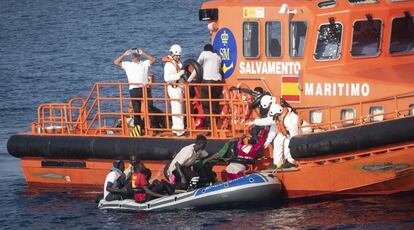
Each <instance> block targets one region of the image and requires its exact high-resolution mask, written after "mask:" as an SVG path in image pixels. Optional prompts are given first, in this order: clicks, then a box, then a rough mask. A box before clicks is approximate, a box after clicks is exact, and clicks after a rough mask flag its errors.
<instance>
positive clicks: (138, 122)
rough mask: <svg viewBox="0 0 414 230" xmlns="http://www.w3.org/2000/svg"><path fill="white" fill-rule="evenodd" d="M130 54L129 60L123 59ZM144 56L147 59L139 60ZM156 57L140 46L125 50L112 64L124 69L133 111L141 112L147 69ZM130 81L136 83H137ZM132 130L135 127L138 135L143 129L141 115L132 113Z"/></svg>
mask: <svg viewBox="0 0 414 230" xmlns="http://www.w3.org/2000/svg"><path fill="white" fill-rule="evenodd" d="M129 55H132V62H131V61H123V59H124V58H125V57H126V56H129ZM142 56H144V57H146V58H147V59H148V60H146V61H141V57H142ZM155 61H156V58H155V57H154V56H152V55H151V54H149V53H147V52H145V51H143V50H142V49H140V48H134V49H132V50H126V51H125V52H124V53H123V54H121V55H120V56H118V57H117V58H116V59H115V61H114V64H115V65H116V66H118V67H120V68H122V69H124V70H125V73H126V75H127V77H128V83H130V85H129V95H130V96H131V98H132V99H131V103H132V107H133V109H134V113H141V100H142V97H143V91H142V88H143V87H144V85H145V84H147V83H148V69H149V67H150V66H151V65H152V64H154V62H155ZM131 83H138V84H137V85H134V84H131ZM134 127H136V128H134V130H135V129H136V130H137V132H138V135H139V136H140V135H142V130H144V129H145V127H144V121H143V120H142V118H141V115H137V114H135V115H134Z"/></svg>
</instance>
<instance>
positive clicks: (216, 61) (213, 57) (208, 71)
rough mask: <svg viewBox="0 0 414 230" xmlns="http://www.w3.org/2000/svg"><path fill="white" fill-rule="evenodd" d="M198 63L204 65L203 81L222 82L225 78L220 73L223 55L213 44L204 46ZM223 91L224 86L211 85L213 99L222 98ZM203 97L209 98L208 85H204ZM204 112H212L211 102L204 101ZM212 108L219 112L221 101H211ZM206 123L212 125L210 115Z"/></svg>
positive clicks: (216, 112) (214, 112)
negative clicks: (216, 50)
mask: <svg viewBox="0 0 414 230" xmlns="http://www.w3.org/2000/svg"><path fill="white" fill-rule="evenodd" d="M197 62H198V63H200V65H201V66H202V67H203V80H202V83H206V84H220V83H222V82H223V78H222V76H221V73H220V68H221V57H220V56H219V55H218V54H216V53H215V52H214V49H213V46H212V45H211V44H206V45H205V46H204V51H203V52H201V53H200V56H199V57H198V60H197ZM222 91H223V87H222V86H211V87H210V94H211V97H210V98H211V99H220V97H221V94H222ZM201 97H202V98H204V99H209V90H208V87H203V88H202V89H201ZM202 105H203V110H204V114H209V113H210V104H209V103H208V102H203V103H202ZM211 108H212V113H213V114H219V113H220V111H219V101H213V102H211ZM206 124H208V126H210V117H206Z"/></svg>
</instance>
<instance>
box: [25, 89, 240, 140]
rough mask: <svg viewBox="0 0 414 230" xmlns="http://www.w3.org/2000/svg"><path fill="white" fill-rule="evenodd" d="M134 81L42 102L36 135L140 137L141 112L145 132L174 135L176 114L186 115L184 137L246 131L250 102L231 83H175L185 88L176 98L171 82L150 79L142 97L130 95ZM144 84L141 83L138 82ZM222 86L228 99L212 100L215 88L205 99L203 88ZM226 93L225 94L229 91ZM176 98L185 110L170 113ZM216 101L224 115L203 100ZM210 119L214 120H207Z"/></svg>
mask: <svg viewBox="0 0 414 230" xmlns="http://www.w3.org/2000/svg"><path fill="white" fill-rule="evenodd" d="M129 85H131V84H129V83H107V82H106V83H96V84H95V85H94V86H93V88H92V90H91V91H90V93H89V94H88V97H87V98H86V99H83V98H73V99H71V100H70V101H69V102H68V103H48V104H42V105H40V106H39V108H38V121H37V122H36V123H33V124H32V132H33V133H35V134H53V135H56V134H62V135H68V134H77V135H79V134H84V135H119V136H136V132H135V133H134V132H132V130H133V128H134V124H133V120H134V116H138V115H139V116H141V118H142V119H143V121H144V123H145V128H144V129H143V130H142V132H141V135H140V136H145V137H164V136H165V137H171V136H172V131H173V129H172V121H171V117H172V116H183V117H184V118H185V119H184V120H185V128H184V129H182V130H175V131H184V132H185V136H187V137H194V136H196V135H198V134H206V135H209V136H210V137H212V138H217V139H228V138H230V137H234V136H236V135H237V134H239V133H241V132H246V127H245V126H244V119H245V114H246V110H247V107H248V102H247V101H244V100H245V99H244V97H242V96H240V95H238V94H237V93H232V92H231V91H229V90H228V89H229V86H228V85H226V84H204V83H203V84H197V83H187V84H173V85H174V87H183V89H184V97H183V98H181V99H171V98H169V97H168V92H167V87H168V85H172V84H166V83H150V84H146V85H142V89H143V96H142V97H141V98H131V97H130V95H129V89H128V88H129ZM134 85H139V84H134ZM213 86H221V87H223V88H225V89H226V90H224V91H226V92H227V94H226V95H225V96H224V98H217V99H213V98H212V95H211V90H208V92H209V93H208V98H204V99H203V98H201V94H200V92H201V87H208V88H209V89H210V88H211V87H213ZM224 91H223V92H224ZM134 100H135V101H140V102H141V112H140V113H135V112H134V111H133V109H132V106H131V104H132V101H134ZM171 101H181V102H182V104H183V106H184V108H185V109H183V113H182V114H173V113H172V112H171V107H170V103H171ZM213 102H216V103H218V104H219V110H220V111H219V113H217V114H215V113H212V112H209V113H207V112H206V111H203V110H202V109H201V108H202V104H203V103H208V108H209V111H213ZM207 120H209V121H210V122H208V123H207Z"/></svg>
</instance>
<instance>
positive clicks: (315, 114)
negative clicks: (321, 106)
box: [310, 110, 322, 124]
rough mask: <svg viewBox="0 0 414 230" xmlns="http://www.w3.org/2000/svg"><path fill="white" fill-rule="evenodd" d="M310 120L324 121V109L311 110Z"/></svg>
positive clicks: (312, 121) (314, 122)
mask: <svg viewBox="0 0 414 230" xmlns="http://www.w3.org/2000/svg"><path fill="white" fill-rule="evenodd" d="M310 122H311V124H321V123H322V110H314V111H311V112H310Z"/></svg>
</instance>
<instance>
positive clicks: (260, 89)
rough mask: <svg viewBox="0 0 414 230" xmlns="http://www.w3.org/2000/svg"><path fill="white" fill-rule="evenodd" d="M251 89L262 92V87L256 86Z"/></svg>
mask: <svg viewBox="0 0 414 230" xmlns="http://www.w3.org/2000/svg"><path fill="white" fill-rule="evenodd" d="M253 91H256V92H258V93H260V94H262V93H263V88H262V87H256V88H254V90H253Z"/></svg>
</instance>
